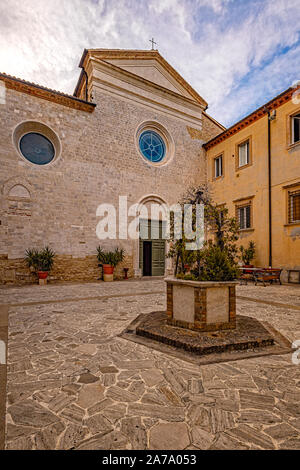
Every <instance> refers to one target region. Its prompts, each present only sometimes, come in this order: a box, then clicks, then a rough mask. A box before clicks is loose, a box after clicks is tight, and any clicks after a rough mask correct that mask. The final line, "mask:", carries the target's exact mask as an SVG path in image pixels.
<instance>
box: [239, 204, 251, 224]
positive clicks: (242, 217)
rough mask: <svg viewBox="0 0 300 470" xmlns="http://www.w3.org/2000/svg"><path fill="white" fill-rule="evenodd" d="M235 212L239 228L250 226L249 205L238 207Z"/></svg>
mask: <svg viewBox="0 0 300 470" xmlns="http://www.w3.org/2000/svg"><path fill="white" fill-rule="evenodd" d="M237 212H238V214H237V215H238V221H239V226H240V229H241V230H244V229H247V228H251V205H250V204H249V205H247V206H242V207H238V209H237Z"/></svg>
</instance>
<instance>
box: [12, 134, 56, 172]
mask: <svg viewBox="0 0 300 470" xmlns="http://www.w3.org/2000/svg"><path fill="white" fill-rule="evenodd" d="M20 150H21V152H22V155H23V156H24V157H25V158H26V159H27V160H29V161H30V162H31V163H35V164H36V165H47V163H50V162H51V161H52V160H53V158H54V156H55V149H54V146H53V144H52V142H50V140H49V139H47V137H45V136H44V135H42V134H38V133H36V132H29V133H28V134H25V135H23V137H22V138H21V139H20Z"/></svg>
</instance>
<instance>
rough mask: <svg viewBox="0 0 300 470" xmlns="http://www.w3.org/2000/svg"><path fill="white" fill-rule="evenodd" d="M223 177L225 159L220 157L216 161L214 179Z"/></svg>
mask: <svg viewBox="0 0 300 470" xmlns="http://www.w3.org/2000/svg"><path fill="white" fill-rule="evenodd" d="M222 175H223V157H222V155H220V156H219V157H216V158H215V159H214V177H215V178H219V177H220V176H222Z"/></svg>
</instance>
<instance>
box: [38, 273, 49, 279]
mask: <svg viewBox="0 0 300 470" xmlns="http://www.w3.org/2000/svg"><path fill="white" fill-rule="evenodd" d="M38 276H39V279H47V277H48V272H47V271H38Z"/></svg>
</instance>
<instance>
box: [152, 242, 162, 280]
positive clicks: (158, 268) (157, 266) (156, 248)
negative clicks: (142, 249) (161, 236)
mask: <svg viewBox="0 0 300 470" xmlns="http://www.w3.org/2000/svg"><path fill="white" fill-rule="evenodd" d="M164 274H165V240H152V276H163V275H164Z"/></svg>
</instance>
